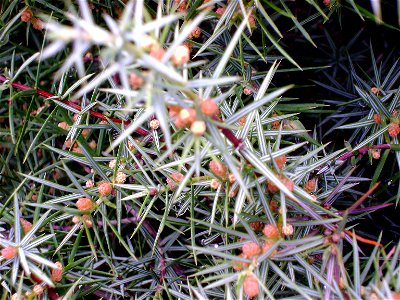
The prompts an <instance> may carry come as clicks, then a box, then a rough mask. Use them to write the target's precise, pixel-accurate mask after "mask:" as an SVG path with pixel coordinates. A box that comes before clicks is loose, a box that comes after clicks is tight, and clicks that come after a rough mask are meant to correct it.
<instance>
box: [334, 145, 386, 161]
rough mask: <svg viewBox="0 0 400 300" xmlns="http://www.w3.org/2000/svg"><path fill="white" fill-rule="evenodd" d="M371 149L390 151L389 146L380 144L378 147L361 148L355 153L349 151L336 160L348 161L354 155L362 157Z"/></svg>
mask: <svg viewBox="0 0 400 300" xmlns="http://www.w3.org/2000/svg"><path fill="white" fill-rule="evenodd" d="M371 149H392V147H391V145H390V144H380V145H374V146H372V147H362V148H360V149H358V150H355V151H349V152H346V153H345V154H343V155H342V156H340V157H339V158H338V159H337V160H348V159H349V158H351V157H353V156H356V155H364V154H365V153H367V152H368V151H369V150H371Z"/></svg>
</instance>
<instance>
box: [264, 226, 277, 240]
mask: <svg viewBox="0 0 400 300" xmlns="http://www.w3.org/2000/svg"><path fill="white" fill-rule="evenodd" d="M263 234H264V235H265V236H266V237H267V238H269V239H277V238H279V237H280V233H279V230H278V227H276V225H274V224H267V225H265V227H264V229H263Z"/></svg>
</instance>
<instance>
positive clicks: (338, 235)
mask: <svg viewBox="0 0 400 300" xmlns="http://www.w3.org/2000/svg"><path fill="white" fill-rule="evenodd" d="M331 238H332V242H334V243H337V242H339V241H340V240H341V237H340V234H338V233H334V234H333V235H332V237H331Z"/></svg>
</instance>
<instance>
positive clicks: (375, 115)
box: [374, 114, 382, 124]
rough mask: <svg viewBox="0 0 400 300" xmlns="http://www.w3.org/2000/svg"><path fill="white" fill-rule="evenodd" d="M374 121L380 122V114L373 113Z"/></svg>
mask: <svg viewBox="0 0 400 300" xmlns="http://www.w3.org/2000/svg"><path fill="white" fill-rule="evenodd" d="M374 122H375V123H376V124H381V122H382V121H381V115H380V114H374Z"/></svg>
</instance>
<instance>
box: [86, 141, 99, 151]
mask: <svg viewBox="0 0 400 300" xmlns="http://www.w3.org/2000/svg"><path fill="white" fill-rule="evenodd" d="M88 145H89V147H90V149H96V147H97V143H96V141H95V140H92V141H91V142H89V143H88Z"/></svg>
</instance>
